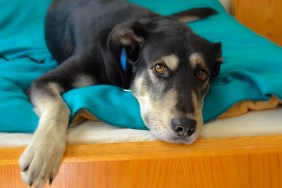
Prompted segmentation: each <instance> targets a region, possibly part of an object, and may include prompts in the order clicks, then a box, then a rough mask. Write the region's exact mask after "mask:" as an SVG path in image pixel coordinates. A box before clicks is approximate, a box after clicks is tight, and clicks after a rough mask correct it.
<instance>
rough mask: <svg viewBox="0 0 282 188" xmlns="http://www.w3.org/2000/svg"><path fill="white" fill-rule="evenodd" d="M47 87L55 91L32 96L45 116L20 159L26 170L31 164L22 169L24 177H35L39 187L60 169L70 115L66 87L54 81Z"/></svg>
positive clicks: (29, 178) (24, 178)
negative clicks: (64, 93)
mask: <svg viewBox="0 0 282 188" xmlns="http://www.w3.org/2000/svg"><path fill="white" fill-rule="evenodd" d="M47 87H48V89H49V92H51V93H52V94H53V95H48V94H44V93H41V92H38V93H36V94H34V95H35V96H32V100H33V104H34V105H35V106H36V107H37V108H38V110H39V111H40V114H41V116H40V120H39V125H38V128H37V129H36V131H35V133H34V136H33V138H32V140H31V143H30V144H29V145H28V147H27V148H26V150H25V151H24V153H23V154H22V156H21V157H20V160H19V164H20V167H21V169H22V170H24V169H25V168H27V166H28V170H26V171H25V172H22V178H23V180H24V181H25V182H26V183H27V184H30V183H31V181H32V184H33V185H34V186H35V187H42V186H43V185H44V183H45V182H46V180H48V179H49V178H50V177H51V178H53V177H55V176H56V174H57V172H58V170H59V167H60V164H61V160H62V157H63V154H64V152H65V148H66V136H67V134H66V129H67V126H68V123H69V116H70V111H69V109H68V107H67V105H66V104H65V103H64V101H63V100H62V98H61V97H60V93H61V92H62V88H60V87H59V86H58V85H57V84H54V83H49V85H48V86H47ZM51 96H52V97H51ZM42 164H44V165H43V166H42Z"/></svg>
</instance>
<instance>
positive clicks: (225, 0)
mask: <svg viewBox="0 0 282 188" xmlns="http://www.w3.org/2000/svg"><path fill="white" fill-rule="evenodd" d="M219 1H220V2H221V4H222V5H223V6H224V8H225V10H226V11H228V12H229V13H232V11H233V10H232V5H233V0H219Z"/></svg>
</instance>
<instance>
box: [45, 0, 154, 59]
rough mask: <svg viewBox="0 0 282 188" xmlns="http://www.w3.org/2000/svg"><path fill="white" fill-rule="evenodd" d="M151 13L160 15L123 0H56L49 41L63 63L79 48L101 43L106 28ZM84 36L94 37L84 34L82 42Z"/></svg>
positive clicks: (50, 17)
mask: <svg viewBox="0 0 282 188" xmlns="http://www.w3.org/2000/svg"><path fill="white" fill-rule="evenodd" d="M66 1H67V3H66ZM152 17H158V15H157V14H156V13H154V12H151V11H149V10H148V9H145V8H142V7H140V6H136V5H134V4H131V3H128V2H124V1H123V0H91V1H89V0H54V1H53V3H52V6H51V7H50V9H49V11H48V14H47V16H46V27H45V38H46V39H47V40H46V43H47V46H48V48H49V50H50V51H51V53H52V55H53V56H54V57H55V59H56V60H57V61H58V62H59V63H61V62H62V61H64V60H65V59H66V58H68V57H69V56H70V55H72V54H73V53H75V51H76V50H83V49H85V48H87V46H88V45H91V46H92V45H93V43H95V42H96V43H97V44H99V42H98V41H97V40H103V36H101V35H103V32H105V33H106V32H107V31H109V30H111V29H112V28H113V27H114V26H115V25H117V24H119V23H122V22H125V21H129V20H139V19H142V18H152ZM74 30H75V31H74ZM90 33H91V34H90ZM72 35H75V36H72ZM84 36H88V37H91V38H84V39H83V42H84V43H83V44H81V45H79V44H78V42H81V38H82V37H84ZM104 42H105V41H104ZM74 43H75V44H74ZM83 46H84V47H85V48H83ZM75 47H76V49H75Z"/></svg>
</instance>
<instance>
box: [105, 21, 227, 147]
mask: <svg viewBox="0 0 282 188" xmlns="http://www.w3.org/2000/svg"><path fill="white" fill-rule="evenodd" d="M108 42H109V45H110V46H111V48H112V49H113V50H116V51H118V53H120V50H121V48H125V49H126V53H127V61H128V63H129V64H130V65H131V68H132V74H133V75H132V79H133V80H132V83H131V90H132V93H133V95H134V96H135V97H136V98H137V100H138V101H139V104H140V107H141V115H142V118H143V120H144V122H145V124H146V126H147V127H148V128H149V129H150V130H151V132H152V133H153V134H154V135H155V136H156V137H157V138H159V139H161V140H164V141H167V142H174V143H192V142H193V141H195V140H196V139H197V137H198V136H199V133H200V131H201V128H202V125H203V118H202V107H203V101H204V97H205V96H206V94H207V92H208V90H209V87H210V79H211V78H212V77H213V76H216V75H217V74H218V72H219V68H220V64H221V61H222V59H221V45H220V43H211V42H209V41H207V40H205V39H203V38H201V37H199V36H198V35H196V34H194V33H193V32H192V31H191V30H190V29H189V28H188V27H186V26H185V25H183V24H181V23H179V22H177V21H175V20H171V19H163V18H159V19H154V20H142V21H138V22H128V23H123V24H120V25H118V26H116V27H115V28H114V29H113V30H112V32H111V35H110V40H109V41H108Z"/></svg>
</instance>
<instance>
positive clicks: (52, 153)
mask: <svg viewBox="0 0 282 188" xmlns="http://www.w3.org/2000/svg"><path fill="white" fill-rule="evenodd" d="M65 148H66V142H65V140H63V139H62V140H61V142H60V141H59V140H57V141H56V139H53V138H51V137H43V138H40V139H36V138H34V139H33V140H32V142H31V143H30V144H29V145H28V147H27V148H26V150H25V151H24V153H23V154H22V155H21V157H20V160H19V165H20V168H21V171H22V179H23V180H24V181H25V182H26V183H27V184H28V185H29V186H34V187H43V186H44V185H45V183H46V181H47V180H49V184H51V183H52V181H53V179H54V177H55V176H56V174H57V173H58V171H59V168H60V165H61V161H62V157H63V155H64V152H65Z"/></svg>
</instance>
